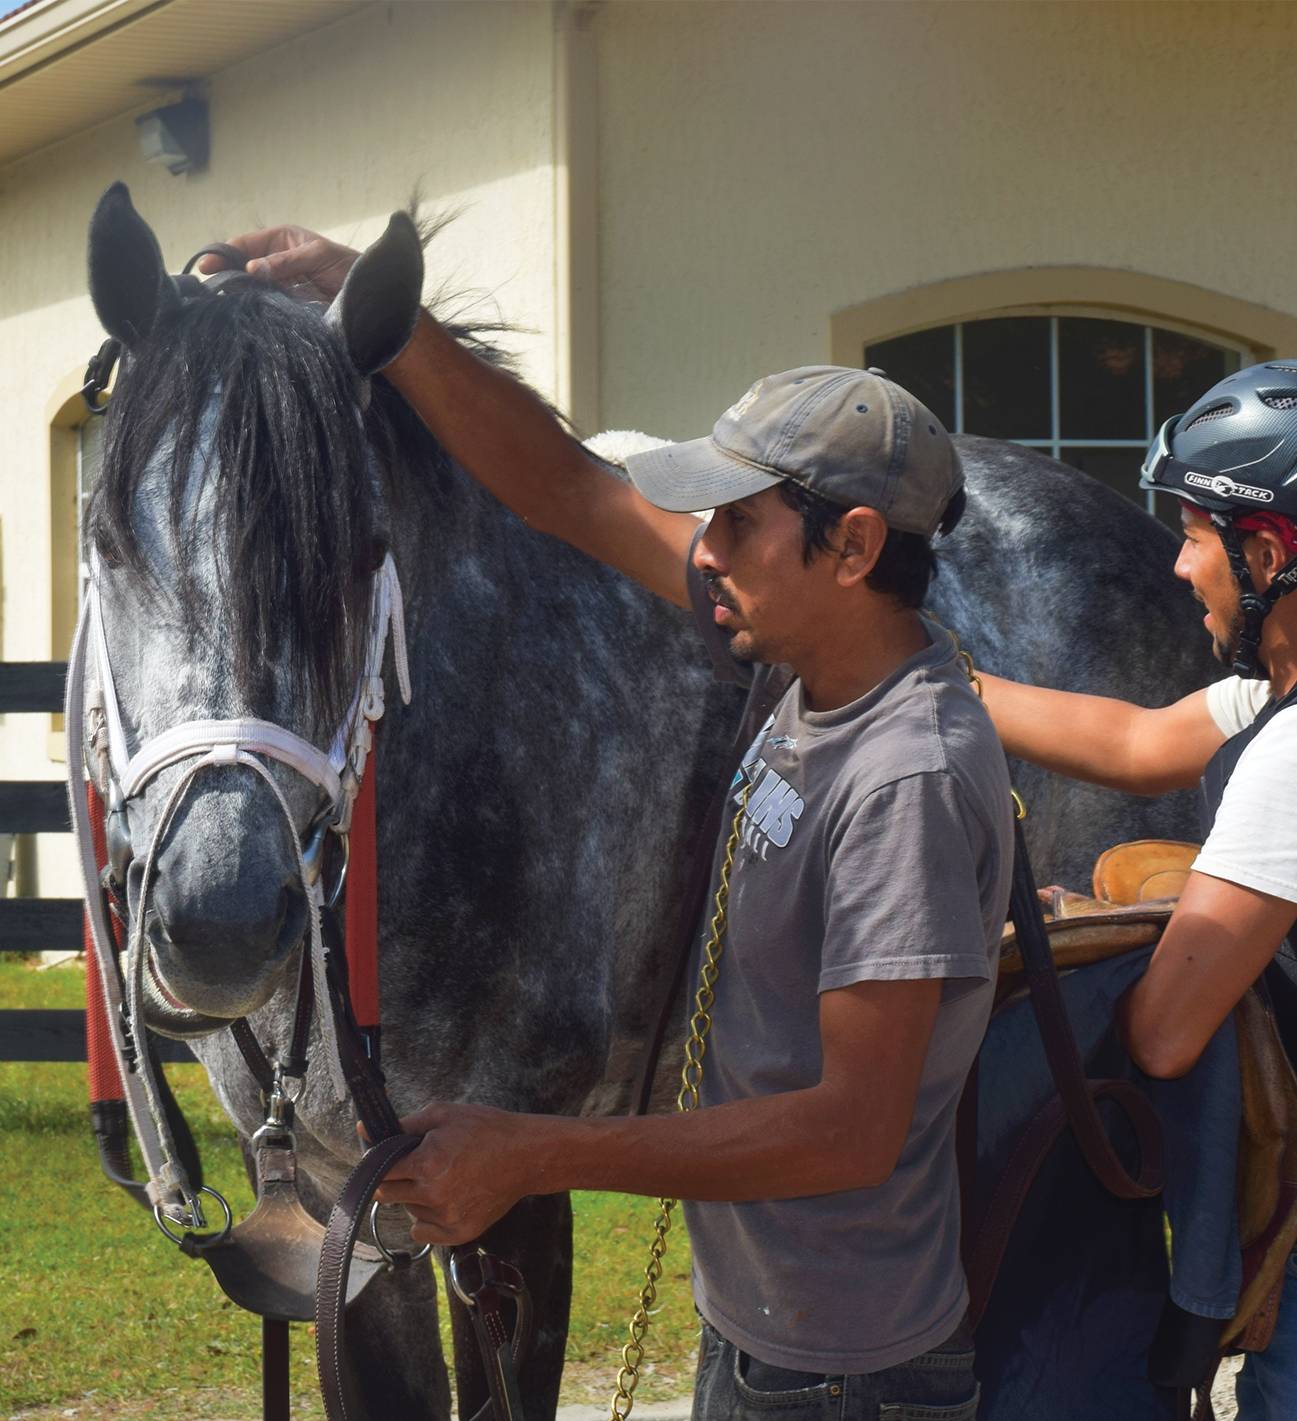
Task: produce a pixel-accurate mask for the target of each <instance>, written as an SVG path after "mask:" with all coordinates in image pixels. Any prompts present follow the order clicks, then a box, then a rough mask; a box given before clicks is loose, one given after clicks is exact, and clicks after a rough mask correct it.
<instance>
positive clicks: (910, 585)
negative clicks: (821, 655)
mask: <svg viewBox="0 0 1297 1421" xmlns="http://www.w3.org/2000/svg"><path fill="white" fill-rule="evenodd" d="M779 496H780V498H782V499H783V501H784V502H785V503H786V504H787V505H788V506H789V508H791V509H794V510H795V511H796V512H798V513H800V514H801V515H802V561H803V562H804V563H806V564H807V566H809V565H810V564H811V563H812V562H813V561H814V560H815V559H816V558H817V557H818V556H819V555H820V554H821V553H823V552H827V551H828V550H829V549H830V548H831V547H832V545H833V544H832V536H831V535H832V533H833V530H834V529H835V528H836V527H837V526H838V524H839V522H841V520H842V515H843V514H844V513H845V512H846V511H847V510H846V509H845V508H844V507H842V505H841V504H837V503H831V502H830V501H829V500H828V499H827V498H821V497H820V496H819V494H815V493H811V491H810V490H809V489H805V488H803V487H802V486H801V484H797V483H794V482H793V481H792V480H791V479H784V480H783V482H782V483H780V485H779ZM963 511H964V491H963V489H960V490H959V491H958V492H957V493H956V494H955V496H954V498H952V499H951V500H950V504H949V506H948V507H947V509H946V511H945V513H944V514H943V515H942V519H941V529H940V531H941V532H942V533H949V532H950V530H951V529H952V528H953V527H954V526H955V524H956V523H958V522H959V519H960V516H961V515H962V514H963ZM936 575H937V558H936V554H935V553H934V552H933V550H932V544H931V543H929V542H928V540H927V538H925V537H924V536H923V534H922V533H903V532H902V531H901V530H900V529H899V528H889V529H888V530H887V538H886V540H885V541H884V543H883V550H882V552H881V553H879V555H878V561H877V562H876V563H875V564H874V566H873V570H872V571H871V572H870V573H869V575H868V577H866V578H865V584H866V586H868V587H870V588H872V589H873V590H874V591H875V592H882V593H884V594H887V595H889V596H892V597H895V598H896V600H897V601H898V602H899V603H900V605H901V606H902V607H909V608H913V609H916V610H917V609H918V608H919V607H921V606H923V599H924V598H925V597H926V596H927V595H928V585H929V584H930V583H931V581H932V579H933V578H934V577H936Z"/></svg>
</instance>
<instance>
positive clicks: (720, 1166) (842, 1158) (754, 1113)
mask: <svg viewBox="0 0 1297 1421" xmlns="http://www.w3.org/2000/svg"><path fill="white" fill-rule="evenodd" d="M940 1000H941V983H940V982H939V981H914V982H862V983H858V984H856V985H855V986H850V987H843V988H838V989H836V990H834V991H831V992H825V993H823V994H822V995H821V997H820V1038H821V1048H822V1053H823V1069H822V1074H821V1079H820V1081H819V1083H818V1084H817V1085H814V1086H812V1087H810V1088H809V1089H806V1090H799V1091H790V1092H787V1093H784V1094H780V1095H768V1096H760V1097H757V1098H754V1099H751V1100H739V1101H734V1102H731V1103H730V1104H728V1105H720V1106H715V1107H713V1108H710V1109H705V1110H699V1111H694V1112H691V1113H689V1114H685V1115H659V1116H650V1117H647V1118H642V1119H624V1118H623V1119H571V1118H568V1117H564V1116H551V1115H513V1114H509V1113H508V1112H506V1111H500V1110H490V1109H487V1108H486V1107H484V1106H472V1105H441V1104H433V1105H430V1106H428V1107H427V1108H426V1109H424V1110H422V1111H420V1112H418V1114H416V1115H414V1116H411V1117H410V1118H409V1119H407V1120H406V1121H404V1122H403V1123H404V1124H405V1126H406V1128H408V1129H410V1130H411V1131H412V1132H420V1131H422V1132H426V1133H425V1137H424V1141H423V1143H422V1144H421V1145H420V1146H419V1148H418V1149H416V1150H414V1151H413V1152H412V1153H411V1154H409V1155H407V1156H406V1158H405V1159H404V1160H401V1161H400V1162H398V1163H397V1165H396V1166H395V1167H394V1168H393V1171H392V1174H391V1175H390V1176H389V1177H388V1180H387V1182H386V1183H385V1184H384V1185H383V1188H382V1190H381V1192H380V1195H379V1197H380V1198H381V1199H382V1200H383V1201H384V1202H386V1203H401V1204H405V1205H406V1206H407V1208H410V1209H411V1211H412V1212H413V1213H414V1215H415V1218H416V1219H417V1220H418V1226H417V1228H416V1230H415V1234H414V1236H415V1238H416V1240H417V1241H419V1242H436V1243H455V1242H461V1241H463V1240H464V1239H468V1238H474V1237H476V1236H477V1234H479V1233H480V1232H481V1231H482V1230H483V1229H484V1228H486V1227H487V1226H488V1225H490V1224H491V1223H492V1222H494V1220H495V1219H496V1218H498V1217H500V1215H501V1214H503V1213H505V1212H506V1211H507V1210H508V1209H509V1208H510V1207H512V1205H513V1204H514V1203H515V1202H516V1201H517V1200H518V1199H519V1198H521V1197H522V1196H523V1195H525V1194H549V1193H557V1192H560V1191H563V1190H568V1189H612V1190H619V1191H624V1192H627V1193H634V1194H648V1195H658V1196H665V1197H667V1198H685V1199H736V1200H737V1199H789V1198H799V1197H802V1196H804V1195H809V1194H828V1193H832V1192H834V1191H837V1190H841V1189H856V1188H865V1187H872V1186H876V1185H879V1184H882V1183H884V1182H885V1181H886V1180H887V1178H888V1177H889V1176H890V1174H891V1172H892V1170H893V1169H894V1168H895V1167H896V1161H897V1159H898V1158H899V1156H900V1152H901V1149H902V1148H903V1146H904V1144H905V1138H906V1135H907V1134H908V1133H909V1127H910V1121H911V1119H912V1117H913V1114H914V1102H915V1098H916V1096H917V1094H918V1088H919V1079H920V1077H921V1075H922V1072H923V1062H924V1059H925V1057H926V1055H927V1050H928V1043H929V1040H930V1039H931V1036H932V1028H933V1024H934V1022H935V1020H936V1015H937V1008H938V1006H939V1004H940ZM878 1081H886V1082H887V1089H886V1090H877V1089H874V1085H875V1084H876V1083H877V1082H878Z"/></svg>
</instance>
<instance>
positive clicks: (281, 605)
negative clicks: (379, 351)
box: [90, 286, 375, 720]
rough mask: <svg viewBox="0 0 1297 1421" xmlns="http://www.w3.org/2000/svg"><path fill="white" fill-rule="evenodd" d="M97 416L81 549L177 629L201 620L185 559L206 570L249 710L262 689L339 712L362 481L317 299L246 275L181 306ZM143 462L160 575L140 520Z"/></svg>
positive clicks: (361, 603)
mask: <svg viewBox="0 0 1297 1421" xmlns="http://www.w3.org/2000/svg"><path fill="white" fill-rule="evenodd" d="M108 420H109V427H108V438H107V443H106V449H105V456H104V465H103V469H102V472H101V475H100V479H99V482H98V484H97V486H96V489H95V491H94V495H93V501H92V507H91V514H90V528H91V534H92V536H93V537H94V539H95V541H96V543H97V544H98V545H99V546H100V547H101V549H102V550H103V551H104V552H105V553H106V555H107V556H108V557H110V558H113V559H115V560H118V561H121V562H122V563H123V564H125V566H126V567H127V568H128V569H129V570H130V572H131V574H132V575H133V577H134V579H135V580H136V581H137V582H138V583H140V584H141V585H142V586H143V587H145V588H146V589H148V591H149V592H150V593H154V594H161V595H163V596H165V597H166V598H168V599H169V600H170V601H171V602H172V603H173V605H174V606H175V608H176V609H177V611H178V614H179V616H180V617H181V619H182V620H183V621H184V622H185V624H186V625H187V626H189V627H190V628H192V629H194V630H202V624H203V620H204V619H205V618H207V617H210V615H211V606H210V596H211V589H210V588H207V589H204V588H203V586H202V585H201V582H200V577H199V575H198V569H201V568H204V567H206V568H210V569H214V570H215V583H216V587H217V589H218V599H219V603H220V615H221V619H222V626H221V627H220V629H219V631H220V635H221V636H222V639H223V640H224V642H225V645H226V649H227V652H228V656H229V661H230V666H231V675H232V677H233V679H234V682H235V689H236V690H237V691H238V692H239V693H240V694H241V695H243V696H244V697H245V699H246V700H247V701H248V703H249V704H252V705H256V704H266V703H268V701H269V699H270V696H271V693H272V690H273V687H274V685H275V683H278V684H279V685H280V686H281V687H283V686H286V687H287V689H288V690H289V693H290V694H291V695H292V696H293V697H294V699H299V698H301V697H308V698H309V704H310V706H311V707H313V708H314V709H315V710H316V711H317V712H318V713H319V714H320V715H322V716H325V717H326V718H330V719H334V720H336V719H337V718H339V717H340V716H341V715H342V714H343V713H344V711H345V709H346V706H347V704H348V702H349V700H350V697H351V695H352V693H353V690H354V685H355V674H356V669H357V665H358V654H359V648H360V644H361V640H362V638H363V636H364V633H365V631H366V629H367V619H368V608H369V603H368V579H367V578H366V577H365V576H364V573H365V572H366V571H367V570H368V568H369V567H370V566H371V565H372V558H373V543H374V535H373V529H374V524H375V509H374V507H373V505H374V500H375V493H374V488H375V486H374V480H373V476H372V473H371V466H370V460H369V455H368V446H367V442H366V435H365V429H364V426H363V424H362V421H361V418H360V414H359V409H358V404H357V386H356V378H355V375H354V372H352V371H351V369H350V366H349V365H348V363H347V361H346V358H345V355H344V354H343V352H342V350H341V347H340V345H339V344H338V343H337V342H336V340H335V338H334V337H333V336H332V334H331V333H330V332H329V331H328V329H327V328H326V326H325V324H324V322H323V320H322V319H320V313H319V311H318V309H315V308H309V307H305V306H303V305H301V304H300V303H297V302H294V301H292V300H290V299H289V298H288V297H286V296H283V295H281V294H279V293H277V292H275V291H272V290H268V289H264V288H260V287H253V286H247V287H240V288H238V289H229V290H227V291H225V292H223V293H222V294H221V295H219V296H212V295H203V296H199V297H195V298H193V299H191V300H188V301H186V302H184V303H183V305H182V306H181V307H180V308H179V309H178V310H176V311H174V312H173V313H171V314H170V315H169V316H168V317H166V318H165V319H162V320H160V321H159V323H158V326H157V328H155V330H154V331H153V332H152V333H151V334H150V337H149V339H148V340H147V342H146V343H145V344H143V345H142V346H141V347H140V348H139V350H138V351H137V352H136V353H135V354H134V355H133V356H132V358H131V359H130V361H129V363H128V365H127V366H126V368H125V369H124V370H123V371H122V374H121V377H120V379H119V381H118V384H117V388H116V390H115V391H114V394H113V397H112V400H111V403H110V410H109V416H108ZM150 470H152V471H153V472H154V473H155V475H156V476H158V477H160V479H161V480H162V482H163V483H164V484H165V489H166V492H165V503H166V520H167V530H166V531H169V535H170V542H171V546H172V548H173V549H174V553H175V556H174V558H173V559H169V560H168V565H169V567H170V568H172V569H174V571H173V572H171V573H169V574H168V575H169V577H170V580H171V584H172V585H170V586H160V585H159V577H158V567H157V565H156V563H155V561H154V560H153V559H152V558H151V557H150V555H149V553H148V545H149V539H148V538H147V537H146V536H145V533H146V530H145V529H143V528H142V527H141V526H140V520H141V517H142V509H141V506H140V501H139V500H138V499H137V493H138V491H139V489H140V486H141V480H142V479H143V477H144V476H145V474H146V473H148V472H150ZM196 479H200V480H202V481H203V484H204V486H205V493H206V497H204V498H202V499H199V498H198V497H197V496H196V489H195V482H194V481H195V480H196ZM200 506H201V507H202V508H204V509H207V510H210V516H209V515H208V514H203V515H201V516H199V517H198V518H197V519H196V518H195V510H196V509H198V508H199V507H200ZM158 531H162V530H158ZM203 539H210V540H211V552H210V553H207V551H206V549H204V548H203V547H201V546H199V543H200V541H201V540H203Z"/></svg>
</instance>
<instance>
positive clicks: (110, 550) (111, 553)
mask: <svg viewBox="0 0 1297 1421" xmlns="http://www.w3.org/2000/svg"><path fill="white" fill-rule="evenodd" d="M95 552H96V553H98V554H99V561H100V562H101V563H103V565H104V566H105V567H121V565H122V563H123V562H124V561H125V559H124V558H123V557H122V555H121V552H120V550H119V549H118V547H117V544H116V543H114V542H113V541H112V539H111V538H107V537H105V536H104V534H102V533H98V534H96V536H95Z"/></svg>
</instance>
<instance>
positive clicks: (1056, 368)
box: [858, 308, 1255, 514]
mask: <svg viewBox="0 0 1297 1421" xmlns="http://www.w3.org/2000/svg"><path fill="white" fill-rule="evenodd" d="M1009 317H1028V318H1032V319H1036V320H1047V321H1048V322H1049V326H1048V343H1047V348H1048V352H1049V424H1050V434H1049V435H1048V436H1046V437H1035V438H1030V437H1024V438H1018V437H1017V436H1013V435H1010V436H1006V438H1007V439H1008V442H1009V443H1012V444H1021V445H1023V446H1024V447H1025V448H1028V449H1040V450H1043V451H1044V452H1045V453H1047V454H1048V455H1049V456H1050V458H1052V459H1057V460H1059V462H1060V463H1064V464H1066V463H1067V462H1068V460H1067V458H1066V457H1065V451H1067V450H1068V449H1129V450H1131V451H1132V452H1133V453H1136V454H1140V455H1142V454H1143V453H1144V451H1145V450H1146V449H1147V448H1148V446H1149V445H1150V444H1151V443H1152V442H1153V440H1154V439H1155V438H1156V437H1157V426H1156V419H1155V398H1154V370H1153V340H1154V336H1155V334H1156V333H1157V332H1158V331H1165V332H1167V333H1168V334H1172V335H1182V336H1187V337H1188V338H1189V339H1191V340H1195V341H1198V342H1199V343H1200V344H1203V345H1208V346H1211V347H1213V348H1215V349H1217V350H1223V351H1225V352H1227V353H1228V354H1229V355H1232V356H1233V357H1234V358H1235V359H1237V361H1238V365H1237V366H1235V369H1241V368H1243V367H1244V366H1245V365H1250V364H1252V363H1253V359H1254V354H1255V353H1254V348H1253V347H1252V346H1251V345H1249V344H1248V342H1246V341H1243V340H1239V339H1237V338H1230V337H1228V336H1224V335H1222V334H1220V333H1219V332H1215V331H1212V332H1207V331H1203V330H1198V329H1194V328H1193V327H1191V326H1186V325H1185V324H1184V323H1183V322H1174V323H1172V322H1165V321H1156V322H1155V321H1151V320H1149V319H1148V318H1146V317H1145V318H1143V319H1141V318H1140V317H1139V315H1138V314H1137V313H1134V312H1130V311H1105V310H1102V309H1094V310H1092V309H1075V308H1074V309H1068V310H1066V311H1060V310H1057V309H1053V310H1047V309H1035V310H1033V309H1021V308H1019V309H1007V310H1001V311H991V312H984V313H981V314H979V315H976V316H969V317H965V318H964V319H962V320H956V321H942V322H939V323H937V324H935V325H927V326H919V327H916V328H915V329H914V330H909V331H899V332H894V333H893V334H892V335H889V336H879V337H874V338H873V339H872V340H871V341H870V342H869V343H868V345H866V346H865V347H864V348H863V349H862V350H861V353H860V357H859V362H858V363H859V364H860V365H862V366H863V365H865V364H866V362H867V361H868V359H869V354H868V352H869V350H870V348H871V347H873V346H877V345H880V344H882V343H883V342H884V341H888V340H896V339H898V338H900V337H901V336H907V335H915V334H917V333H918V332H920V331H947V330H948V331H950V333H951V340H952V352H951V368H952V371H953V375H954V385H953V389H952V392H951V395H952V400H953V404H954V411H955V418H954V423H953V426H952V428H951V431H950V432H951V433H952V434H965V433H968V432H969V431H968V430H967V429H966V428H965V420H964V413H965V411H964V330H965V327H967V326H970V325H975V324H976V323H978V322H980V321H989V320H1000V319H1004V318H1009ZM1066 320H1104V321H1119V322H1121V323H1122V324H1123V325H1128V326H1133V327H1135V328H1137V329H1138V330H1140V331H1141V332H1142V337H1141V339H1142V344H1143V356H1144V390H1143V401H1144V434H1143V435H1142V436H1140V437H1138V438H1132V439H1086V438H1064V437H1063V435H1062V433H1061V428H1062V363H1061V361H1060V358H1059V322H1060V321H1066ZM1144 509H1145V511H1146V512H1148V513H1152V514H1156V511H1157V510H1156V506H1155V504H1154V494H1153V493H1152V492H1151V491H1149V490H1145V493H1144Z"/></svg>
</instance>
